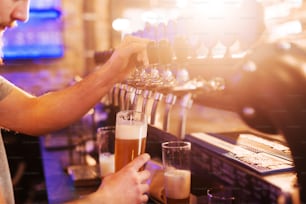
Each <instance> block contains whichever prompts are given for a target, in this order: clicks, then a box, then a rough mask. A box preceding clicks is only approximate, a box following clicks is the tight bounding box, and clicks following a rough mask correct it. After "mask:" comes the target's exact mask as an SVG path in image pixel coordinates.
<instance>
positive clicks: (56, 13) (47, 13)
mask: <svg viewBox="0 0 306 204" xmlns="http://www.w3.org/2000/svg"><path fill="white" fill-rule="evenodd" d="M61 15H62V14H61V11H60V10H56V9H52V10H47V9H44V10H38V9H31V10H30V18H42V19H44V18H60V17H61Z"/></svg>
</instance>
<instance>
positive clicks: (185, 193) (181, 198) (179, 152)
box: [162, 141, 191, 204]
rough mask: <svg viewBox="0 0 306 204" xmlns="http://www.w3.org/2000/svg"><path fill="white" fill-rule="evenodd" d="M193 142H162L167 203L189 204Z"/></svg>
mask: <svg viewBox="0 0 306 204" xmlns="http://www.w3.org/2000/svg"><path fill="white" fill-rule="evenodd" d="M190 151H191V143H190V142H185V141H170V142H164V143H162V159H163V167H164V187H165V194H166V201H167V202H166V203H167V204H189V202H190V201H189V200H190V184H191V172H190Z"/></svg>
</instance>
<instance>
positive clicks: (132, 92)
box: [124, 85, 136, 110]
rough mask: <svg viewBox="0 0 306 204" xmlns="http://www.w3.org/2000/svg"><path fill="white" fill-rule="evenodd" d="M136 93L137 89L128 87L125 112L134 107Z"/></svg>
mask: <svg viewBox="0 0 306 204" xmlns="http://www.w3.org/2000/svg"><path fill="white" fill-rule="evenodd" d="M135 92H136V88H135V87H133V86H129V85H127V87H126V94H125V99H124V101H125V107H124V108H125V110H130V109H131V108H132V107H133V106H132V105H133V101H134V98H135Z"/></svg>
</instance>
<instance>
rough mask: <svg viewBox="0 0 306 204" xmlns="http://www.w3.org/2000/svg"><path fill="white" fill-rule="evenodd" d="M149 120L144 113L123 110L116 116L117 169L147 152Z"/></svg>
mask: <svg viewBox="0 0 306 204" xmlns="http://www.w3.org/2000/svg"><path fill="white" fill-rule="evenodd" d="M146 138H147V121H146V116H145V114H144V113H140V112H136V111H121V112H119V113H118V114H117V118H116V134H115V171H119V170H120V169H121V168H122V167H123V166H125V165H126V164H128V163H129V162H130V161H132V160H133V159H134V158H135V157H137V156H139V155H140V154H142V153H144V152H145V148H146Z"/></svg>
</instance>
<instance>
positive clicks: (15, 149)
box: [2, 130, 48, 204]
mask: <svg viewBox="0 0 306 204" xmlns="http://www.w3.org/2000/svg"><path fill="white" fill-rule="evenodd" d="M2 136H3V140H4V144H5V148H6V153H7V157H8V162H9V166H10V172H11V176H12V180H13V188H14V196H15V201H16V204H19V203H20V204H30V203H48V199H47V191H46V188H45V179H44V171H43V165H42V158H41V152H40V143H39V138H38V137H32V136H29V135H24V134H20V133H15V132H12V131H6V130H2Z"/></svg>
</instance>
